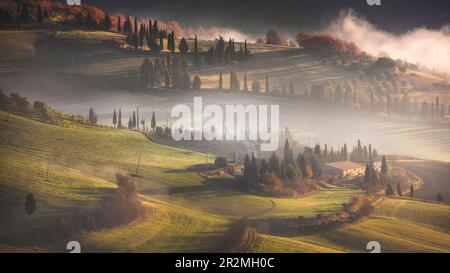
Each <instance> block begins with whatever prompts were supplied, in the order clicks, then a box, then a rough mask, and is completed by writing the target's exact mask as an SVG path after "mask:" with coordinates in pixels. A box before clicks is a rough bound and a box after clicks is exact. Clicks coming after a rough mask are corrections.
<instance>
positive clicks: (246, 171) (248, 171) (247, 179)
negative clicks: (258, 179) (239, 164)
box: [244, 154, 251, 186]
mask: <svg viewBox="0 0 450 273" xmlns="http://www.w3.org/2000/svg"><path fill="white" fill-rule="evenodd" d="M250 180H251V163H250V158H249V157H248V154H246V155H245V161H244V183H245V186H248V184H250Z"/></svg>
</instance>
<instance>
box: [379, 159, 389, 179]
mask: <svg viewBox="0 0 450 273" xmlns="http://www.w3.org/2000/svg"><path fill="white" fill-rule="evenodd" d="M380 174H381V176H384V177H387V175H388V165H387V162H386V157H385V156H383V158H382V159H381V169H380Z"/></svg>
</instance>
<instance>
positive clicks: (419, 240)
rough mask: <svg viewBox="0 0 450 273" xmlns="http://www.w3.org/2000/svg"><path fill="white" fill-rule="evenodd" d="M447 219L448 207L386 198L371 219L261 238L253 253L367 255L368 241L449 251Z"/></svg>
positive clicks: (386, 248) (400, 248) (390, 247)
mask: <svg viewBox="0 0 450 273" xmlns="http://www.w3.org/2000/svg"><path fill="white" fill-rule="evenodd" d="M449 216H450V208H449V206H447V205H443V204H434V203H428V202H423V201H418V200H409V199H391V198H389V199H385V200H383V201H382V202H381V205H380V207H378V208H377V209H376V211H375V213H374V214H373V215H372V216H371V217H369V218H368V219H364V220H362V221H359V222H357V223H355V224H349V225H346V226H344V227H342V228H340V229H336V230H333V231H330V232H326V233H324V234H317V235H312V236H298V235H295V234H293V235H292V237H290V238H288V239H287V238H280V237H276V236H270V235H260V236H259V238H258V240H257V244H255V246H254V249H253V250H254V251H258V252H271V251H273V250H275V249H277V250H280V251H282V252H283V251H284V252H317V251H320V250H321V249H325V250H326V249H329V250H337V251H343V252H347V251H352V252H366V250H365V246H366V244H367V243H368V242H369V241H378V242H380V244H381V248H382V251H383V252H449V251H450V235H449V232H448V230H449V228H450V217H449ZM326 251H328V250H326Z"/></svg>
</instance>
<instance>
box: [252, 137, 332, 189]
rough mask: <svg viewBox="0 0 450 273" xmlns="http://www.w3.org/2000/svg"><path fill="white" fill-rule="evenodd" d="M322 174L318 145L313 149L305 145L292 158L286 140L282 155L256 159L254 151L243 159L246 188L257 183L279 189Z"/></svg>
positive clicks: (291, 150)
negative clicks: (280, 156)
mask: <svg viewBox="0 0 450 273" xmlns="http://www.w3.org/2000/svg"><path fill="white" fill-rule="evenodd" d="M322 174H323V161H322V154H321V152H320V146H319V147H318V146H316V147H315V148H314V149H311V148H309V147H305V149H304V151H303V153H299V154H298V155H297V157H296V158H294V153H293V149H292V148H291V146H290V144H289V140H286V142H285V144H284V149H283V157H282V159H280V158H279V157H278V155H277V154H276V153H273V154H272V156H271V157H270V158H269V159H268V160H266V159H265V158H262V159H261V160H257V159H256V157H255V155H254V153H252V155H251V157H249V155H248V154H247V155H246V156H245V161H244V176H243V183H244V186H245V187H246V188H255V187H256V186H257V185H258V184H263V185H265V186H269V187H271V188H272V189H274V190H277V189H278V190H280V189H282V188H283V187H286V186H289V184H292V183H293V182H297V181H300V180H302V179H310V178H313V179H320V177H321V176H322Z"/></svg>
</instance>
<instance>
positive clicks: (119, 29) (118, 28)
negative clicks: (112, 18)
mask: <svg viewBox="0 0 450 273" xmlns="http://www.w3.org/2000/svg"><path fill="white" fill-rule="evenodd" d="M117 32H119V33H120V32H122V23H121V22H120V16H117Z"/></svg>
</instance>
